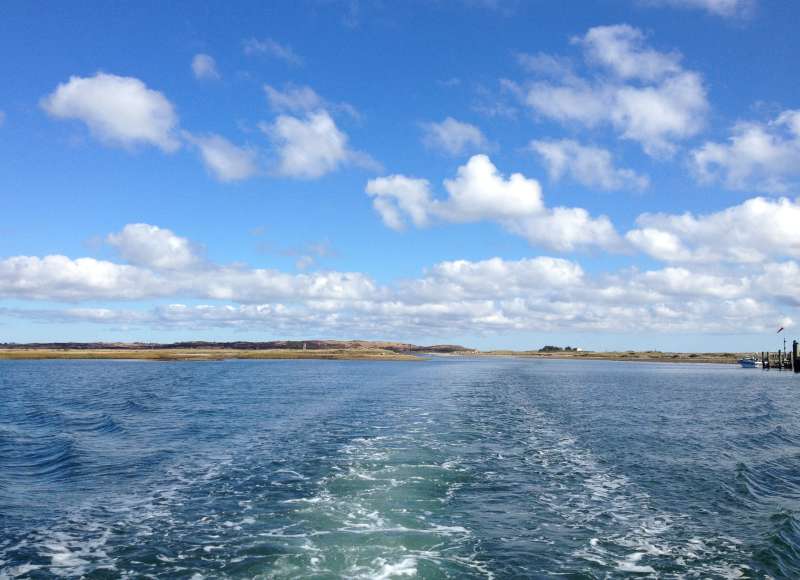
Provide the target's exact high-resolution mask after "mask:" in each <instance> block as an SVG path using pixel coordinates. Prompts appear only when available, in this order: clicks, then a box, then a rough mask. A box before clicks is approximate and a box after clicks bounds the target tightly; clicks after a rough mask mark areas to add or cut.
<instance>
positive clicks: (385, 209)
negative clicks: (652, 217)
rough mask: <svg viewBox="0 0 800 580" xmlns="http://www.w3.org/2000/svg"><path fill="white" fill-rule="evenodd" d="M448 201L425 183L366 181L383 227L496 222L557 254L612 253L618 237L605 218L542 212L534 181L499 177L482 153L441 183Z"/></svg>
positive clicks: (399, 178)
mask: <svg viewBox="0 0 800 580" xmlns="http://www.w3.org/2000/svg"><path fill="white" fill-rule="evenodd" d="M444 189H445V191H446V192H447V197H446V198H444V199H436V198H434V197H433V195H432V193H431V188H430V184H429V182H428V181H426V180H424V179H416V178H411V177H407V176H403V175H393V176H389V177H381V178H377V179H373V180H370V181H369V182H368V183H367V187H366V192H367V193H368V194H369V195H370V196H372V197H373V198H374V199H373V206H374V208H375V210H376V211H377V212H378V213H379V214H380V216H381V218H382V219H383V221H384V223H385V224H386V225H387V226H389V227H391V228H394V229H402V228H403V227H405V219H406V218H408V219H410V220H411V222H412V223H413V224H414V225H415V226H417V227H423V226H426V225H428V224H429V223H431V222H432V221H433V220H434V219H437V220H441V221H445V222H477V221H495V222H497V223H499V224H501V225H502V226H503V227H505V228H506V229H507V230H509V231H511V232H512V233H515V234H518V235H521V236H524V237H525V238H527V239H528V240H529V241H530V242H531V243H533V244H540V245H543V246H545V247H548V248H553V249H557V250H559V251H571V250H574V249H577V248H580V247H587V246H593V245H596V246H600V247H604V248H608V249H615V248H617V247H619V245H620V239H619V236H618V235H617V233H616V231H615V230H614V227H613V225H612V224H611V222H610V221H609V220H608V218H606V217H605V216H600V217H599V218H593V217H592V216H590V215H589V213H588V212H587V211H586V210H584V209H582V208H565V207H556V208H546V207H545V205H544V201H543V199H542V189H541V186H540V185H539V182H538V181H536V180H535V179H531V178H527V177H525V176H524V175H522V174H521V173H513V174H512V175H510V176H509V177H505V176H504V175H502V174H501V173H500V172H499V171H498V169H497V167H495V166H494V164H493V163H492V162H491V160H490V159H489V157H487V156H486V155H474V156H473V157H472V158H470V160H469V161H468V162H467V163H466V164H465V165H462V166H461V167H459V168H458V171H457V172H456V176H455V177H454V178H452V179H446V180H445V181H444Z"/></svg>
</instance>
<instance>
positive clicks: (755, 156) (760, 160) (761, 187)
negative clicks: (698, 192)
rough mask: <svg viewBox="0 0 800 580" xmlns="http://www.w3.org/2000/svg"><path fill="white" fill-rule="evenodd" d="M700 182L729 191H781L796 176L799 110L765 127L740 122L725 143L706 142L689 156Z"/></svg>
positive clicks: (799, 156)
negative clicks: (717, 183) (718, 182)
mask: <svg viewBox="0 0 800 580" xmlns="http://www.w3.org/2000/svg"><path fill="white" fill-rule="evenodd" d="M691 161H692V167H693V169H694V171H695V173H696V175H697V177H698V179H700V181H702V182H705V183H711V182H716V181H720V182H722V183H723V184H724V185H725V186H726V187H728V188H730V189H751V190H752V189H755V190H757V191H767V192H773V191H785V190H786V189H788V187H789V185H790V183H789V182H788V181H787V180H789V179H791V178H793V177H797V176H800V110H788V111H784V112H783V113H781V114H780V115H778V116H777V117H776V118H775V119H774V120H772V121H770V122H769V123H756V122H740V123H737V124H736V125H734V127H733V131H732V136H731V137H730V139H729V140H728V142H727V143H714V142H706V143H705V144H704V145H703V146H701V147H699V148H697V149H695V150H693V151H692V152H691Z"/></svg>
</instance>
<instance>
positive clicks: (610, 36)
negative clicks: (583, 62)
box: [573, 24, 683, 81]
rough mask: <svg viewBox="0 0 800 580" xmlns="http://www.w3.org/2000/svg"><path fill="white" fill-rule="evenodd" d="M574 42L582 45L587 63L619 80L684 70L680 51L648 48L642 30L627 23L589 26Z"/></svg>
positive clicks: (651, 78) (657, 77) (646, 78)
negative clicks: (583, 34) (665, 51)
mask: <svg viewBox="0 0 800 580" xmlns="http://www.w3.org/2000/svg"><path fill="white" fill-rule="evenodd" d="M573 42H575V43H576V44H579V45H581V46H582V47H583V49H584V52H585V55H586V59H587V60H588V61H589V62H590V63H592V64H595V65H598V66H600V67H603V68H605V69H606V70H608V71H610V72H611V73H613V74H614V75H616V76H617V77H619V78H621V79H639V80H642V81H658V80H660V79H662V78H664V77H666V76H670V75H676V74H680V73H682V72H683V71H682V68H681V65H680V60H681V55H680V54H679V53H677V52H670V53H664V52H659V51H657V50H653V49H651V48H648V47H647V46H646V45H645V35H644V34H643V33H642V31H641V30H639V29H638V28H634V27H632V26H629V25H627V24H618V25H616V26H597V27H595V28H590V29H589V31H588V32H587V33H586V35H585V36H583V37H578V38H575V39H574V40H573Z"/></svg>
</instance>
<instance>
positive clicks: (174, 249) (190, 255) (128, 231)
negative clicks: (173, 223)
mask: <svg viewBox="0 0 800 580" xmlns="http://www.w3.org/2000/svg"><path fill="white" fill-rule="evenodd" d="M106 240H107V241H108V243H109V244H111V245H112V246H114V247H115V248H116V249H117V251H118V252H119V253H120V255H121V256H122V257H123V258H124V259H125V260H127V261H128V262H130V263H131V264H133V265H134V266H143V267H145V268H153V269H155V270H170V269H174V270H181V269H186V268H191V267H193V266H196V265H198V264H200V263H201V262H202V259H201V258H200V256H199V255H198V252H197V248H195V247H194V246H193V245H192V243H191V242H190V241H189V240H188V239H186V238H182V237H180V236H177V235H175V234H174V233H173V232H172V231H171V230H168V229H164V228H160V227H158V226H153V225H150V224H128V225H126V226H125V227H124V228H123V229H122V231H120V232H117V233H114V234H109V235H108V237H107V238H106Z"/></svg>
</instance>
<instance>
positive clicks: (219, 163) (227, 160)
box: [184, 133, 258, 181]
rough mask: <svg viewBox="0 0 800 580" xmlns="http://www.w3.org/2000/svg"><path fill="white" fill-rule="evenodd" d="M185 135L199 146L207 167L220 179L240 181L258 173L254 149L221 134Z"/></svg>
mask: <svg viewBox="0 0 800 580" xmlns="http://www.w3.org/2000/svg"><path fill="white" fill-rule="evenodd" d="M184 137H185V138H186V140H187V141H189V142H190V143H191V144H192V145H194V146H196V147H197V149H198V150H199V151H200V156H201V157H202V159H203V163H204V164H205V166H206V168H207V169H208V170H209V171H210V172H211V173H213V174H214V176H215V177H216V178H217V179H218V180H220V181H240V180H242V179H248V178H249V177H253V176H254V175H256V174H257V173H258V165H257V163H256V157H257V154H256V152H255V151H254V150H253V149H250V148H247V147H238V146H236V145H234V144H233V143H231V142H230V141H228V140H227V139H225V138H224V137H222V136H220V135H213V134H212V135H191V134H189V133H185V134H184Z"/></svg>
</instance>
